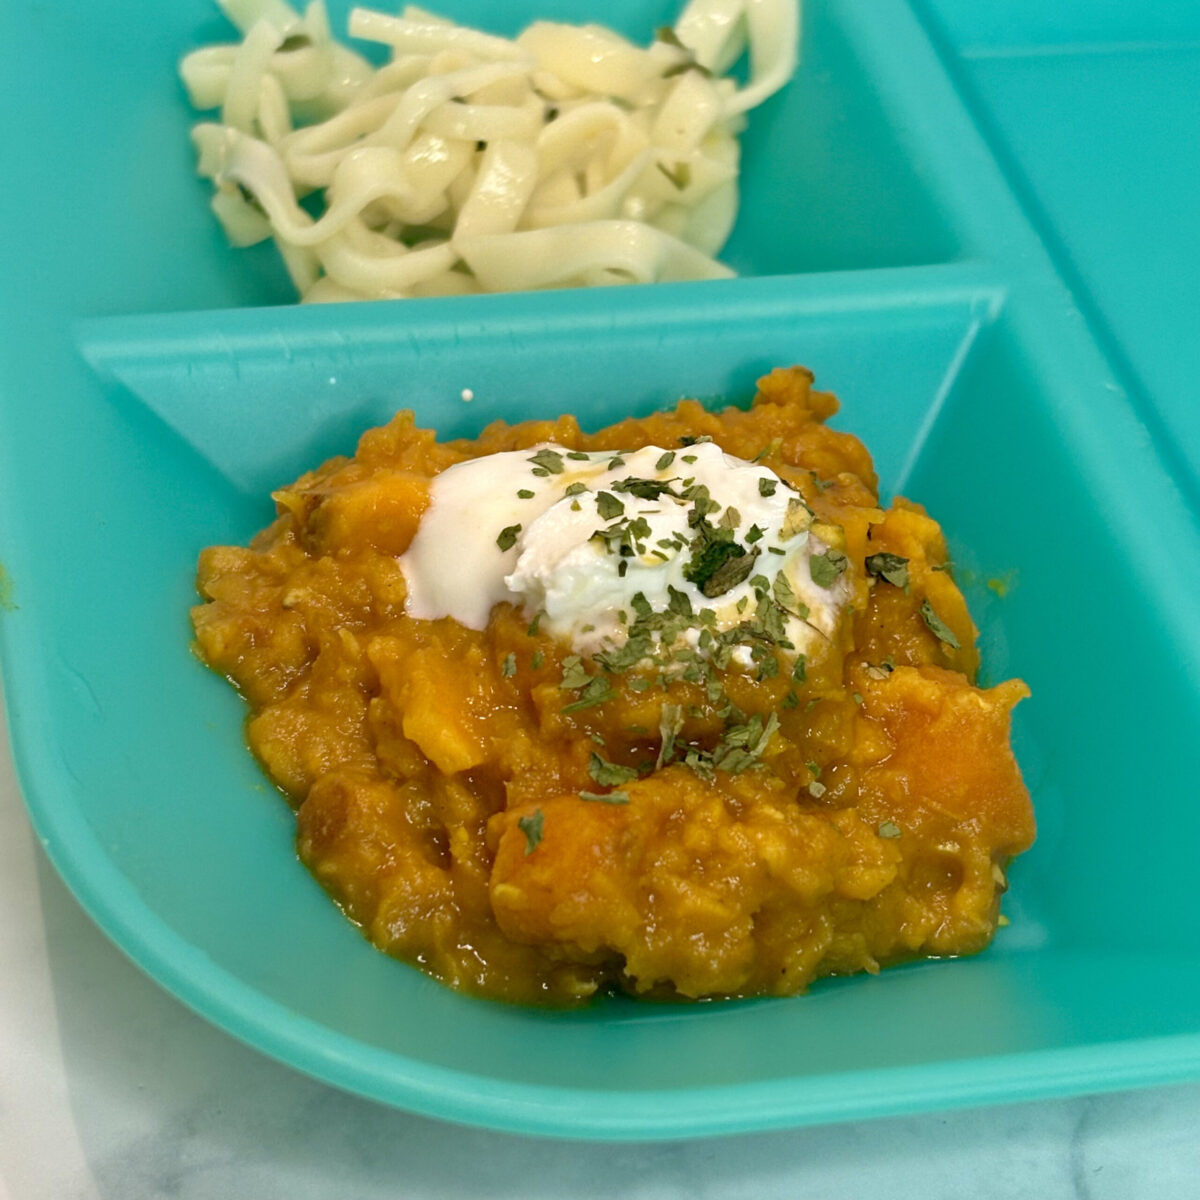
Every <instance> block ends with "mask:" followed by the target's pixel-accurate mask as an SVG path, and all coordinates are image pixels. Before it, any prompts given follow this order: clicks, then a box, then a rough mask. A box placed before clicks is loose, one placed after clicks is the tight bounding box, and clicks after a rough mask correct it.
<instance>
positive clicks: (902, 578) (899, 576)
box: [865, 553, 908, 591]
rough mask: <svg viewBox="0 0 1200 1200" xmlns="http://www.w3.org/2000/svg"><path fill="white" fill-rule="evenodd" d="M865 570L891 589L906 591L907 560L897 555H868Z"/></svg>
mask: <svg viewBox="0 0 1200 1200" xmlns="http://www.w3.org/2000/svg"><path fill="white" fill-rule="evenodd" d="M865 565H866V568H867V570H868V571H869V572H870V573H871V574H872V575H878V576H879V578H880V579H884V580H886V581H887V582H888V583H890V584H891V585H892V586H893V587H898V588H903V589H904V590H905V591H908V559H907V558H901V557H900V555H898V554H887V553H881V554H870V555H868V556H867V559H866V564H865Z"/></svg>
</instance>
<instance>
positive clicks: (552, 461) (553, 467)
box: [525, 449, 563, 475]
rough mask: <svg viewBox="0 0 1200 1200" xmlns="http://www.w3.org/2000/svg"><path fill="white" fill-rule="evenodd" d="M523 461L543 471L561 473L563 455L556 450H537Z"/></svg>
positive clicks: (552, 473) (553, 473)
mask: <svg viewBox="0 0 1200 1200" xmlns="http://www.w3.org/2000/svg"><path fill="white" fill-rule="evenodd" d="M525 461H526V462H531V463H533V464H534V466H537V467H541V469H542V470H543V471H549V472H550V474H551V475H561V474H562V473H563V456H562V455H561V454H559V452H558V451H557V450H550V449H542V450H539V451H538V452H537V453H536V454H535V455H534V456H533V457H532V458H527V459H526V460H525ZM535 474H536V472H535Z"/></svg>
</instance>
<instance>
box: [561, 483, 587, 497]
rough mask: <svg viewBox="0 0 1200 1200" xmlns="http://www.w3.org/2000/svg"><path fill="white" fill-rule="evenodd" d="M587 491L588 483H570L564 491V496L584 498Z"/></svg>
mask: <svg viewBox="0 0 1200 1200" xmlns="http://www.w3.org/2000/svg"><path fill="white" fill-rule="evenodd" d="M587 490H588V489H587V484H586V483H570V484H568V485H567V486H566V488H565V489H564V491H563V495H564V496H582V495H583V493H584V492H586V491H587Z"/></svg>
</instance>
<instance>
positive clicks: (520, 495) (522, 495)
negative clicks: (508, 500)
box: [517, 488, 533, 500]
mask: <svg viewBox="0 0 1200 1200" xmlns="http://www.w3.org/2000/svg"><path fill="white" fill-rule="evenodd" d="M517 499H518V500H532V499H533V493H532V492H531V491H530V490H529V489H528V488H521V490H520V491H519V492H517Z"/></svg>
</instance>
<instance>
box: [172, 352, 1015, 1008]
mask: <svg viewBox="0 0 1200 1200" xmlns="http://www.w3.org/2000/svg"><path fill="white" fill-rule="evenodd" d="M812 382H813V380H812V375H811V374H810V373H809V372H808V371H806V370H804V369H802V368H791V369H779V370H776V371H774V372H772V373H771V374H770V375H768V376H766V377H765V378H764V379H762V380H760V382H759V387H758V394H757V395H756V397H755V399H754V402H753V404H752V405H751V406H750V407H749V409H739V408H732V407H731V408H727V409H725V410H724V411H722V412H719V413H713V412H710V411H708V410H706V409H705V408H704V407H702V406H701V405H700V404H699V403H697V402H695V401H692V400H685V401H683V402H682V403H680V404H679V405H678V407H677V408H676V409H675V410H674V411H673V412H662V413H657V414H655V415H653V416H650V417H647V418H645V419H637V420H635V419H629V420H624V421H621V422H618V423H617V424H615V425H612V426H610V427H609V428H607V429H604V430H601V431H600V432H599V433H596V434H585V433H583V432H581V431H580V429H579V427H578V425H577V423H576V421H575V420H574V419H573V418H572V417H570V416H563V417H560V418H558V419H557V420H554V421H528V422H524V423H522V424H518V425H507V424H503V423H497V424H493V425H491V426H489V427H488V428H487V429H486V430H485V431H484V432H483V434H482V435H481V436H480V437H479V438H478V439H477V440H475V441H454V442H447V443H439V442H438V441H437V440H436V438H435V436H434V434H433V433H431V432H429V431H426V430H421V429H418V428H417V427H416V426H415V424H414V420H413V416H412V414H411V413H408V412H401V413H400V414H399V415H397V416H396V417H395V418H394V419H393V420H392V421H391V422H390V423H389V424H387V425H385V426H383V427H381V428H378V429H372V430H370V431H369V432H367V433H366V434H365V435H364V436H363V437H362V439H361V441H360V442H359V445H358V451H357V454H356V455H355V456H354V457H353V458H350V459H346V458H337V459H333V460H331V461H330V462H327V463H326V464H325V465H323V466H322V467H320V468H319V469H317V470H315V471H312V472H310V473H308V474H306V475H304V476H302V477H301V478H300V479H299V480H297V481H296V483H294V484H293V485H292V486H290V487H287V488H284V489H283V490H281V491H279V492H278V493H276V495H275V500H276V502H277V506H278V516H277V518H276V520H275V521H274V523H273V524H271V525H270V526H269V527H268V528H267V529H265V530H264V531H263V532H262V533H260V534H259V535H258V536H257V537H256V538H255V539H254V541H253V542H252V543H251V545H250V547H249V548H248V549H244V548H240V547H228V546H218V547H212V548H209V549H207V550H205V551H204V552H203V553H202V555H201V557H200V562H199V574H198V587H199V590H200V593H201V594H202V596H203V598H204V603H203V604H201V605H199V606H197V607H196V608H195V609H194V610H193V613H192V617H193V622H194V626H195V633H196V640H197V645H198V649H199V653H200V655H201V656H202V658H203V659H204V661H205V662H206V663H207V664H208V665H209V666H211V667H212V668H213V669H214V670H216V671H218V672H220V673H222V674H223V675H225V676H227V677H228V678H229V679H230V680H231V681H232V683H233V684H234V685H235V686H236V687H237V688H238V689H239V690H240V692H241V693H242V695H243V696H244V698H245V699H246V701H247V702H248V704H249V706H250V709H251V715H250V718H249V722H248V727H247V728H248V739H249V743H250V746H251V749H252V750H253V752H254V753H255V755H257V757H258V759H259V761H260V762H261V763H262V765H263V767H264V769H265V770H266V772H267V774H268V775H269V776H270V778H271V779H272V780H273V781H274V782H275V783H276V784H277V785H278V787H279V788H280V790H281V791H282V792H283V793H284V795H285V796H286V797H287V798H288V800H289V802H290V803H291V804H292V806H293V807H294V809H295V811H296V817H297V823H298V840H297V844H298V849H299V855H300V858H301V859H302V860H303V862H304V863H305V864H306V865H307V867H308V868H309V870H310V871H311V872H312V873H313V875H314V876H315V877H316V879H317V880H318V881H319V882H320V884H321V885H322V887H324V888H325V889H326V890H327V891H328V893H329V894H330V895H331V896H332V897H333V899H334V900H335V901H336V902H337V903H338V904H339V905H340V906H341V908H342V909H343V910H344V912H345V913H346V915H347V916H348V917H349V918H350V919H351V920H352V921H354V922H355V923H357V924H358V925H359V926H360V927H361V928H362V930H363V931H364V932H365V934H366V936H367V937H368V938H369V939H370V940H371V942H373V943H374V944H375V945H376V946H377V947H379V948H380V949H382V950H384V951H386V952H387V953H389V954H392V955H395V956H397V957H398V958H401V959H404V960H406V961H407V962H410V963H414V964H416V965H418V966H419V967H420V968H421V969H422V970H424V971H427V972H428V973H430V974H431V975H433V976H434V977H436V978H437V979H439V980H441V981H442V982H443V983H445V984H448V985H449V986H451V987H455V988H462V989H465V990H467V991H470V992H474V993H477V994H481V995H484V996H488V997H493V998H497V999H503V1000H510V1001H516V1002H522V1003H539V1004H553V1005H571V1004H577V1003H580V1002H583V1001H585V1000H586V999H587V998H588V997H590V996H592V995H593V994H594V993H596V992H597V991H598V990H612V989H620V990H624V991H628V992H631V993H634V994H637V995H644V996H654V997H657V998H699V997H735V996H748V995H761V994H770V995H782V994H790V993H796V992H801V991H803V990H804V989H806V988H807V987H808V985H809V984H810V983H811V982H812V981H813V980H814V979H817V978H819V977H821V976H826V975H834V974H839V975H840V974H849V973H852V972H859V971H868V972H872V973H874V972H876V971H878V970H879V968H880V967H881V966H886V965H888V964H892V963H897V962H901V961H904V960H909V959H913V958H915V957H921V956H954V955H961V954H971V953H974V952H976V951H979V950H981V949H983V948H984V947H985V946H986V945H987V944H988V942H989V941H990V939H991V938H992V936H993V934H994V932H995V930H996V927H997V924H998V923H999V921H1000V916H999V904H1000V897H1001V895H1002V894H1003V892H1004V891H1005V888H1006V886H1007V883H1006V874H1005V872H1006V868H1007V865H1008V862H1009V860H1010V859H1011V858H1012V857H1013V856H1014V855H1016V854H1018V853H1020V852H1021V851H1023V850H1025V849H1027V848H1028V847H1029V845H1030V844H1031V842H1032V841H1033V836H1034V821H1033V812H1032V808H1031V805H1030V799H1029V795H1028V792H1027V791H1026V789H1025V787H1024V785H1023V783H1022V780H1021V776H1020V773H1019V770H1018V768H1017V765H1016V762H1015V761H1014V758H1013V755H1012V752H1011V750H1010V747H1009V726H1010V712H1011V710H1012V708H1013V706H1014V705H1015V704H1016V703H1017V702H1018V701H1019V700H1020V699H1022V698H1023V697H1024V696H1025V695H1026V694H1027V689H1026V687H1025V685H1024V684H1022V683H1021V682H1020V681H1016V680H1013V681H1009V682H1006V683H1002V684H1000V685H999V686H997V687H993V688H987V689H981V688H978V687H976V686H975V685H974V683H973V680H974V676H975V672H976V669H977V666H978V654H977V651H976V649H975V628H974V626H973V625H972V622H971V618H970V616H969V614H968V612H967V608H966V605H965V603H964V600H963V597H962V594H961V593H960V591H959V589H958V587H957V586H956V584H955V581H954V578H953V575H952V574H951V571H950V569H949V566H950V564H949V563H948V561H947V551H946V545H945V541H944V539H943V536H942V532H941V530H940V528H939V527H938V525H937V523H936V522H935V521H934V520H933V519H932V518H931V517H929V516H928V515H927V514H926V513H925V511H924V510H923V509H922V508H921V507H919V506H918V505H916V504H912V503H909V502H908V501H905V500H897V501H896V502H895V503H894V504H893V505H892V506H891V507H890V508H886V509H885V508H882V507H881V506H880V503H879V498H878V495H877V481H876V476H875V472H874V469H873V467H872V464H871V460H870V457H869V455H868V453H867V451H866V450H865V449H864V447H863V446H862V444H861V443H860V442H859V441H858V440H857V439H856V438H854V437H852V436H851V435H849V434H846V433H840V432H837V431H835V430H832V429H830V428H828V426H827V425H826V424H825V421H826V420H827V419H828V418H829V417H830V416H831V415H832V414H833V413H834V412H835V411H836V409H837V401H836V400H835V399H834V397H833V396H832V395H830V394H828V393H825V392H819V391H816V390H814V389H813V388H812ZM696 439H704V440H707V439H711V440H712V441H714V442H715V443H716V444H717V445H718V446H719V447H720V448H721V449H722V450H723V451H725V452H726V453H727V454H729V455H732V456H735V457H737V458H739V459H743V460H747V461H756V462H758V463H760V464H762V465H764V466H766V467H769V468H770V469H771V470H772V471H774V472H775V473H776V474H777V475H778V476H779V477H780V479H781V480H783V481H784V483H785V484H786V485H787V486H788V487H789V488H791V489H792V490H793V491H794V493H795V494H796V495H797V496H798V497H799V498H801V499H802V500H803V502H804V505H805V506H806V507H807V509H808V510H809V511H810V512H811V513H812V514H813V517H814V520H816V521H819V522H821V523H822V528H824V529H826V530H828V529H830V528H833V529H836V530H837V531H839V532H838V533H837V534H836V541H837V543H838V544H839V546H840V551H839V558H840V559H842V558H844V561H840V566H841V569H842V570H843V571H844V573H845V576H846V578H847V579H848V580H849V581H850V585H851V591H850V593H849V595H850V601H849V603H847V604H846V605H845V606H844V610H843V612H842V615H841V617H840V619H839V621H838V624H837V627H836V629H835V631H834V634H833V636H832V637H828V638H824V639H822V641H821V649H820V650H819V652H817V653H810V654H808V655H806V656H803V657H802V658H801V659H800V662H799V664H797V662H795V661H793V660H792V659H790V658H788V656H787V655H786V653H784V652H782V651H781V652H780V653H778V654H774V653H773V654H769V655H765V656H764V655H758V656H757V658H756V661H755V663H754V664H752V666H751V667H749V668H747V667H746V666H745V665H743V664H741V663H739V662H736V661H730V660H729V658H728V656H726V657H725V659H724V660H722V659H721V658H720V656H715V657H709V658H702V657H700V656H694V658H693V660H692V661H691V662H690V663H688V664H687V667H686V668H685V669H684V670H683V672H682V673H680V672H679V671H674V672H664V671H663V670H662V669H661V667H660V666H659V665H656V664H655V663H653V662H651V661H648V660H644V661H642V662H640V663H636V662H635V663H629V662H626V663H624V664H615V665H609V666H606V665H605V663H604V661H603V656H601V658H600V659H597V658H594V657H584V658H582V660H581V659H580V656H579V655H578V654H575V653H574V652H573V649H572V646H571V645H570V644H569V643H565V642H563V641H561V640H559V639H556V638H555V636H553V634H552V633H550V632H549V631H547V630H545V629H542V628H540V627H539V623H538V621H537V620H536V619H531V614H530V613H528V612H523V611H519V610H518V609H517V608H516V607H514V606H513V605H512V604H509V603H500V604H497V605H496V606H495V607H494V608H493V609H492V610H491V615H490V618H489V619H488V621H487V624H486V627H485V628H483V629H482V630H475V629H471V628H468V627H466V626H464V625H462V624H460V623H459V622H457V621H456V620H454V619H453V618H450V617H443V618H440V619H434V620H418V619H415V618H413V617H410V616H408V615H407V614H406V611H405V607H406V606H405V598H406V593H407V588H406V581H405V575H404V572H403V570H402V568H401V565H400V563H399V556H400V555H401V554H403V552H404V551H405V550H406V549H407V547H408V546H409V544H410V542H411V541H412V539H413V537H414V535H415V532H416V530H417V528H418V524H419V522H420V520H421V515H422V512H423V510H424V509H425V507H426V505H427V504H428V503H429V494H430V481H431V480H432V478H433V477H435V476H436V475H437V474H438V473H439V472H441V471H443V470H445V469H446V468H448V467H450V466H451V465H453V464H455V463H459V462H462V461H465V460H466V459H470V458H475V457H478V456H482V455H487V454H493V453H497V452H500V451H511V450H517V449H522V448H525V447H531V446H534V445H536V444H544V443H547V442H551V443H555V444H557V445H559V446H562V447H566V448H569V449H572V450H577V451H600V450H602V451H634V450H636V449H638V448H641V447H644V446H648V445H654V446H662V447H682V446H686V445H688V444H691V443H692V442H694V441H695V440H696ZM681 453H682V451H681ZM827 539H828V535H827ZM758 599H759V604H760V610H761V608H762V606H763V605H767V606H769V604H770V600H769V598H767V597H764V596H762V595H759V598H758ZM768 615H769V614H768ZM702 636H703V635H702ZM627 657H628V656H627ZM679 657H681V658H685V657H686V656H679ZM564 664H565V665H564ZM596 678H599V679H601V680H602V683H600V684H595V683H593V682H592V681H593V680H594V679H596ZM589 687H590V691H586V690H585V689H588V688H589ZM581 696H590V697H591V698H592V700H593V701H595V702H587V703H582V704H581V703H580V697H581Z"/></svg>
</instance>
